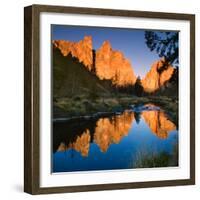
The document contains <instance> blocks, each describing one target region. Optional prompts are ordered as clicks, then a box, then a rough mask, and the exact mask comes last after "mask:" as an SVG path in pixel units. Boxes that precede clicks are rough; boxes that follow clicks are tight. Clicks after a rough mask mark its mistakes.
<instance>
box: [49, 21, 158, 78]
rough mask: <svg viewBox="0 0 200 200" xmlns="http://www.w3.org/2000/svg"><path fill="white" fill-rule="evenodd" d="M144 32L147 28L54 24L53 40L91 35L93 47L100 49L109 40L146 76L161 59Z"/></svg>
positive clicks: (137, 72) (139, 72) (80, 38)
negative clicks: (146, 40)
mask: <svg viewBox="0 0 200 200" xmlns="http://www.w3.org/2000/svg"><path fill="white" fill-rule="evenodd" d="M144 33H145V30H137V29H122V28H103V27H87V26H84V27H82V26H66V25H52V40H60V39H62V40H70V41H74V42H76V41H79V40H82V39H83V37H84V36H86V35H90V36H92V40H93V49H98V48H99V47H100V46H101V45H102V43H103V42H104V41H105V40H109V41H110V43H111V46H112V49H114V50H120V51H122V52H123V54H124V55H125V57H126V58H128V59H129V60H130V61H131V64H132V67H133V69H134V72H135V74H136V75H137V76H140V77H144V76H145V74H146V73H147V72H148V71H149V69H150V67H151V65H152V64H153V62H155V61H156V60H158V59H159V56H158V55H157V54H156V52H151V51H150V50H149V48H148V47H147V45H146V44H145V38H144Z"/></svg>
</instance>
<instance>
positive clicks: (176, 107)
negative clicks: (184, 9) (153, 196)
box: [24, 5, 195, 194]
mask: <svg viewBox="0 0 200 200" xmlns="http://www.w3.org/2000/svg"><path fill="white" fill-rule="evenodd" d="M24 83H25V84H24V111H25V112H24V191H25V192H27V193H30V194H49V193H63V192H83V191H98V190H112V189H130V188H147V187H161V186H177V185H193V184H195V15H192V14H185V13H167V12H152V11H136V10H135V11H133V10H115V9H99V8H81V7H64V6H50V5H32V6H28V7H25V9H24Z"/></svg>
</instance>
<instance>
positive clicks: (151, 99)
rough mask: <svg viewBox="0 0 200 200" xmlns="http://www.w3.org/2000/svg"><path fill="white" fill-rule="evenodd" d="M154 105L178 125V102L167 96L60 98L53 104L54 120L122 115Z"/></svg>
mask: <svg viewBox="0 0 200 200" xmlns="http://www.w3.org/2000/svg"><path fill="white" fill-rule="evenodd" d="M149 103H151V104H154V105H156V106H159V107H160V108H161V109H163V110H164V111H165V112H167V114H168V115H169V116H170V118H172V120H173V121H174V122H175V123H176V125H177V124H178V101H177V99H172V98H169V97H165V96H159V97H158V96H148V97H136V96H118V97H116V96H113V97H98V98H95V99H93V100H91V99H86V98H85V97H84V96H79V97H74V98H67V97H65V98H59V99H56V101H54V103H53V118H54V121H56V120H67V119H73V118H74V119H76V118H80V117H83V118H87V117H88V118H90V117H98V116H102V115H112V114H117V113H121V112H123V111H124V110H126V109H132V107H133V106H140V105H144V104H149Z"/></svg>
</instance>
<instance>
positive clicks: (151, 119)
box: [141, 110, 176, 139]
mask: <svg viewBox="0 0 200 200" xmlns="http://www.w3.org/2000/svg"><path fill="white" fill-rule="evenodd" d="M141 115H142V117H143V119H144V120H145V122H146V123H147V125H148V126H149V128H150V129H151V131H152V132H153V133H154V134H155V135H156V136H157V137H159V138H161V139H166V138H167V137H168V134H169V132H170V131H173V130H175V129H176V126H175V124H174V123H173V122H171V121H170V120H169V119H168V118H167V117H166V115H165V114H164V112H162V111H158V110H152V111H143V112H142V114H141Z"/></svg>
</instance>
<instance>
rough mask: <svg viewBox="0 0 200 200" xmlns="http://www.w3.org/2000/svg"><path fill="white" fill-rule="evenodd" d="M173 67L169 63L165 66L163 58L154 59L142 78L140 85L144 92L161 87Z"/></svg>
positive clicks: (169, 76) (171, 72)
mask: <svg viewBox="0 0 200 200" xmlns="http://www.w3.org/2000/svg"><path fill="white" fill-rule="evenodd" d="M173 72H174V68H173V67H172V66H171V65H167V66H165V60H164V59H161V60H159V61H156V62H155V63H154V64H153V65H152V67H151V69H150V71H149V72H148V73H147V74H146V76H145V78H144V79H143V80H142V86H143V88H144V90H145V91H146V92H154V91H156V90H158V89H159V88H160V87H162V86H163V85H164V84H165V83H166V82H167V81H168V80H169V79H170V78H171V76H172V74H173Z"/></svg>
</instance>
